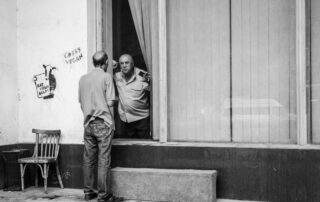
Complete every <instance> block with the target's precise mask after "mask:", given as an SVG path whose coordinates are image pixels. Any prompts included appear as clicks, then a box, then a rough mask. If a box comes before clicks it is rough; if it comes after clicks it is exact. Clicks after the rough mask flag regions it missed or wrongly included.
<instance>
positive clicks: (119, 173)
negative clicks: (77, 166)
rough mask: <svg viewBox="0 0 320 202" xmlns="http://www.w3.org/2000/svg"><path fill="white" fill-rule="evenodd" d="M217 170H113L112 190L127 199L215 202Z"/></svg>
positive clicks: (118, 168)
mask: <svg viewBox="0 0 320 202" xmlns="http://www.w3.org/2000/svg"><path fill="white" fill-rule="evenodd" d="M216 179H217V171H215V170H184V169H150V168H120V167H117V168H113V169H111V189H112V193H114V194H115V195H116V196H122V197H124V198H126V199H133V200H137V199H140V200H146V201H172V202H216Z"/></svg>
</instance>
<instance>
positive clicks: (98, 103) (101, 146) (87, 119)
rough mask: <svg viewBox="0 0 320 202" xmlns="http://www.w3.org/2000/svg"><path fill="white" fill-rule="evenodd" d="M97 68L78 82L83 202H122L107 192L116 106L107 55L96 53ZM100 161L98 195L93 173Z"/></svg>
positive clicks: (94, 62) (94, 59)
mask: <svg viewBox="0 0 320 202" xmlns="http://www.w3.org/2000/svg"><path fill="white" fill-rule="evenodd" d="M92 60H93V65H94V67H95V68H94V69H93V70H92V71H91V72H89V73H87V74H85V75H83V76H82V77H81V79H80V81H79V102H80V104H81V109H82V112H83V115H84V152H83V178H84V194H85V196H84V199H85V200H91V199H93V198H96V197H98V202H104V201H108V202H112V201H121V199H119V198H116V197H114V196H113V195H112V194H111V193H110V190H109V189H108V188H109V186H108V184H109V183H110V161H111V156H110V152H111V141H112V138H113V132H114V119H113V111H112V110H113V108H112V106H113V104H114V101H115V89H114V83H113V80H112V76H111V75H110V74H109V73H107V72H106V71H107V68H108V55H107V54H106V53H105V52H104V51H98V52H96V53H95V54H94V55H93V57H92ZM97 162H98V176H97V178H98V181H97V183H96V184H97V188H98V193H96V192H95V191H94V187H93V186H94V184H95V181H96V180H95V179H94V176H95V174H94V172H95V168H96V164H97Z"/></svg>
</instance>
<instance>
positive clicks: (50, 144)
mask: <svg viewBox="0 0 320 202" xmlns="http://www.w3.org/2000/svg"><path fill="white" fill-rule="evenodd" d="M32 132H33V133H35V134H36V143H35V147H34V153H33V157H40V158H55V159H56V158H57V157H58V154H59V147H60V145H59V140H60V135H61V130H39V129H32Z"/></svg>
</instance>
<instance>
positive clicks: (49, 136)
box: [18, 129, 63, 193]
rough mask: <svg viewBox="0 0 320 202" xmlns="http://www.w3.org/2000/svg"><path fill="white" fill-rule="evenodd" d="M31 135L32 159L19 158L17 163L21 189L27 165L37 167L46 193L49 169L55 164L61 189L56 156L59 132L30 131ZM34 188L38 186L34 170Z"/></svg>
mask: <svg viewBox="0 0 320 202" xmlns="http://www.w3.org/2000/svg"><path fill="white" fill-rule="evenodd" d="M32 133H35V134H36V142H35V146H34V153H33V155H32V157H28V158H20V159H18V162H19V164H20V173H21V189H22V190H24V173H25V169H26V166H27V165H28V164H33V165H37V166H38V167H39V168H40V170H41V174H42V177H43V180H44V191H45V193H48V192H47V179H48V174H49V167H50V165H51V164H53V163H54V164H55V167H56V173H57V176H58V180H59V184H60V187H61V189H63V184H62V179H61V175H60V171H59V165H58V154H59V139H60V134H61V131H60V130H39V129H32ZM35 173H36V176H35V186H36V187H37V186H38V172H37V169H36V172H35Z"/></svg>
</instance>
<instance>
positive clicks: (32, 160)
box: [18, 157, 56, 163]
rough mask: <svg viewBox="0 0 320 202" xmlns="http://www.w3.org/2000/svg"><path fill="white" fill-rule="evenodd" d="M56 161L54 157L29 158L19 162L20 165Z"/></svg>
mask: <svg viewBox="0 0 320 202" xmlns="http://www.w3.org/2000/svg"><path fill="white" fill-rule="evenodd" d="M55 161H56V159H55V158H52V157H27V158H21V159H19V160H18V162H19V163H51V162H55Z"/></svg>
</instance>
